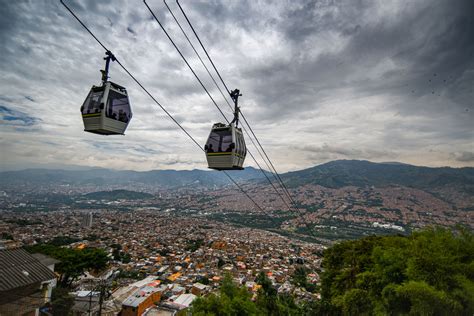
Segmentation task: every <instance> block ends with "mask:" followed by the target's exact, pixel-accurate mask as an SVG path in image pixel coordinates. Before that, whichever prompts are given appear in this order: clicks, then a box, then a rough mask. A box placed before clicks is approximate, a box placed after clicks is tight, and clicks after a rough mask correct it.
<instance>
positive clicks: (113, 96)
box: [107, 91, 131, 123]
mask: <svg viewBox="0 0 474 316" xmlns="http://www.w3.org/2000/svg"><path fill="white" fill-rule="evenodd" d="M107 108H108V111H107V116H108V117H110V118H112V119H114V120H118V121H121V122H124V123H127V122H128V121H129V120H130V117H131V113H130V112H131V111H130V105H129V103H128V98H127V96H126V95H123V94H120V93H117V92H115V91H110V92H109V98H108V101H107Z"/></svg>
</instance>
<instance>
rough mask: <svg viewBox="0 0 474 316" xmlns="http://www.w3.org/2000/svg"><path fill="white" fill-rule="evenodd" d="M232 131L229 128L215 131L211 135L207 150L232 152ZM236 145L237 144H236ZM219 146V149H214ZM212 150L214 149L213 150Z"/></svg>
mask: <svg viewBox="0 0 474 316" xmlns="http://www.w3.org/2000/svg"><path fill="white" fill-rule="evenodd" d="M231 144H232V132H231V131H229V130H221V131H218V130H217V131H216V130H215V131H213V132H212V133H211V135H210V136H209V139H208V143H207V147H206V151H207V152H208V153H209V152H231V151H232V149H233V147H232V145H231ZM234 146H235V145H234ZM214 148H217V151H214ZM211 150H212V151H211Z"/></svg>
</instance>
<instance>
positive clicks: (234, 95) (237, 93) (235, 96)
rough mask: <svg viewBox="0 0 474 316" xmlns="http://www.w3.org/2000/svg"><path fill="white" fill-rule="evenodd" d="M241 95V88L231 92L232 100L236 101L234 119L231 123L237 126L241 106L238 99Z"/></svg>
mask: <svg viewBox="0 0 474 316" xmlns="http://www.w3.org/2000/svg"><path fill="white" fill-rule="evenodd" d="M240 96H242V93H240V90H239V89H235V90H233V91H231V92H230V97H231V98H232V101H234V119H233V120H232V122H231V124H232V123H235V127H237V126H238V125H239V112H240V108H239V106H238V101H239V97H240Z"/></svg>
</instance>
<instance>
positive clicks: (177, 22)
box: [163, 0, 292, 209]
mask: <svg viewBox="0 0 474 316" xmlns="http://www.w3.org/2000/svg"><path fill="white" fill-rule="evenodd" d="M163 2H164V4H165V5H166V8H167V9H168V11H169V12H170V14H171V16H172V17H173V19H174V20H175V22H176V24H177V25H178V27H179V29H180V30H181V32H182V33H183V35H184V37H185V38H186V40H187V41H188V43H189V45H191V48H192V49H193V51H194V53H195V54H196V56H197V57H198V59H199V60H200V61H201V64H202V65H203V67H204V68H205V69H206V71H207V73H208V75H209V77H211V79H212V81H213V82H214V85H215V86H216V87H217V89H218V90H219V92H220V93H221V95H222V97H223V98H224V101H225V102H226V103H227V105H228V106H229V108H230V110H231V111H233V108H232V105H231V104H230V103H229V101H228V99H227V97H226V96H225V95H224V93H223V92H222V89H221V88H220V87H219V84H218V83H217V82H216V80H215V79H214V76H213V75H212V74H211V72H210V71H209V68H207V66H206V64H205V63H204V61H203V60H202V58H201V55H199V53H198V52H197V50H196V48H195V47H194V45H193V43H192V42H191V40H190V39H189V37H188V35H187V34H186V32H185V31H184V29H183V27H182V26H181V23H179V21H178V19H177V18H176V16H175V15H174V13H173V11H172V10H171V8H170V7H169V5H168V3H167V2H166V0H163ZM240 113H242V112H240ZM245 122H246V123H247V121H246V120H245ZM247 125H248V123H247ZM242 129H243V130H244V132H245V134H246V135H247V137H248V138H249V139H250V141H251V142H252V144H253V145H254V146H255V148H256V149H257V152H258V154H259V155H260V156H261V157H262V160H263V161H264V162H265V164H266V165H267V167H268V170H270V173H271V174H272V175H273V177H274V178H275V180H276V181H277V183H278V182H279V179H278V178H277V177H276V175H275V173H274V172H272V168H271V167H270V165H269V164H268V162H267V161H266V160H265V158H264V157H263V155H262V153H261V152H260V149H259V148H258V146H257V144H255V142H254V140H253V138H252V137H251V135H250V134H249V133H248V132H247V129H246V128H245V126H242ZM248 153H249V154H250V156H251V157H252V158H253V160H254V161H255V163H256V164H257V166H258V167H259V168H260V170H262V168H261V167H260V165H259V164H258V162H257V161H256V159H255V157H254V156H253V154H252V153H251V152H250V151H248ZM262 172H263V174H264V175H265V177H266V178H267V179H268V176H267V175H266V173H265V172H264V171H262ZM268 181H269V182H270V184H271V185H272V186H273V188H274V189H275V191H277V189H276V188H275V187H274V185H273V183H272V182H271V180H270V179H268ZM285 193H286V192H285ZM287 197H289V200H290V202H291V201H292V200H291V197H290V196H289V195H288V194H287ZM284 203H285V205H286V206H287V207H288V208H289V209H290V208H291V207H290V206H289V205H288V203H286V201H284Z"/></svg>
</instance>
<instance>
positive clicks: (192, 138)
mask: <svg viewBox="0 0 474 316" xmlns="http://www.w3.org/2000/svg"><path fill="white" fill-rule="evenodd" d="M60 2H61V4H62V5H63V6H64V7H65V8H66V9H67V10H68V11H69V12H70V13H71V14H72V16H74V18H75V19H76V20H77V21H78V22H79V23H80V24H81V25H82V26H83V27H84V28H85V29H86V30H87V31H88V32H89V34H90V35H91V36H92V37H93V38H94V39H95V40H96V41H97V43H99V44H100V46H102V48H104V50H105V51H106V52H110V50H108V49H107V47H105V45H104V44H102V42H101V41H100V40H99V39H98V38H97V37H96V36H95V35H94V33H92V31H91V30H90V29H89V28H87V26H86V25H85V24H84V23H83V22H82V21H81V20H80V19H79V17H77V15H75V14H74V12H73V11H72V10H71V9H70V8H69V7H68V6H67V5H66V4H65V3H64V1H63V0H60ZM145 4H146V3H145ZM115 59H116V60H115V61H116V62H117V63H118V64H119V65H120V67H121V68H122V69H123V70H124V71H125V72H126V73H127V74H128V75H129V76H130V77H131V78H132V79H133V81H135V82H136V83H137V84H138V85H139V86H140V88H142V89H143V91H145V92H146V94H148V96H149V97H150V98H151V99H152V100H153V101H154V102H155V103H156V104H157V105H158V106H159V107H160V108H161V109H162V110H163V111H164V112H165V113H166V114H167V115H168V116H169V117H170V118H171V119H172V120H173V122H175V123H176V124H177V125H178V126H179V127H180V128H181V130H182V131H183V132H185V133H186V135H188V137H189V138H190V139H191V140H192V141H193V142H194V143H195V144H196V146H198V147H199V149H200V150H202V151H204V149H203V148H202V147H201V145H199V143H198V142H197V141H196V140H195V139H194V137H192V136H191V134H189V133H188V132H187V131H186V129H185V128H184V127H183V126H182V125H181V124H180V123H179V122H178V121H176V119H175V118H174V117H173V116H172V115H171V114H170V113H169V112H168V111H167V110H166V109H165V108H164V107H163V106H162V105H161V104H160V103H159V102H158V101H157V100H156V99H155V97H153V95H152V94H151V93H150V92H149V91H148V90H147V89H146V88H145V87H144V86H143V85H142V84H141V83H140V81H138V79H137V78H135V76H133V75H132V74H131V73H130V71H128V69H127V68H126V67H125V66H124V65H123V64H122V63H121V62H120V61H119V60H118V59H117V58H115ZM224 117H225V116H224ZM224 173H225V174H226V175H227V176H228V177H229V178H230V179H231V180H232V182H233V183H234V184H235V185H236V186H237V187H238V188H239V189H240V190H241V191H242V192H244V193H245V195H246V196H247V197H248V198H249V199H250V200H251V201H252V202H253V203H254V204H255V206H257V208H258V209H259V210H261V211H262V212H264V213H265V211H264V210H263V209H262V208H261V207H260V205H258V204H257V202H255V200H254V199H253V198H252V197H251V196H250V195H248V193H247V192H245V191H244V189H242V187H241V186H240V185H239V184H238V183H237V182H236V181H234V180H233V179H232V177H231V176H230V175H229V174H228V173H227V172H225V171H224Z"/></svg>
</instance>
